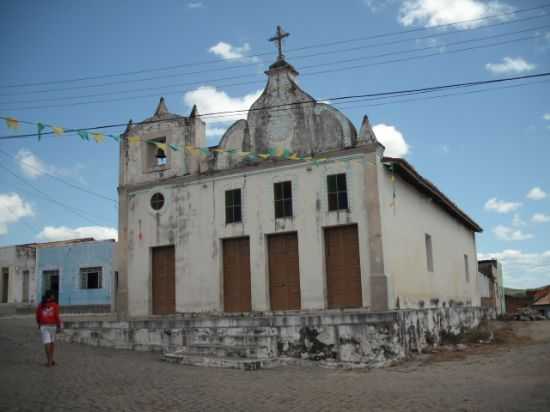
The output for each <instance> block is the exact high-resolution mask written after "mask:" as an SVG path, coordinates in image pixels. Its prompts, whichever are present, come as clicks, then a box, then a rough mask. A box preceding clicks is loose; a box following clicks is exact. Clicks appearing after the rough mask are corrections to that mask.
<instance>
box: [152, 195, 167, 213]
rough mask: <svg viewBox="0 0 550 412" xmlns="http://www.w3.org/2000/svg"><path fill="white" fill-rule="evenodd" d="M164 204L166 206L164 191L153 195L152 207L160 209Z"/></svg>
mask: <svg viewBox="0 0 550 412" xmlns="http://www.w3.org/2000/svg"><path fill="white" fill-rule="evenodd" d="M162 206H164V196H163V195H162V193H155V194H154V195H153V196H152V197H151V207H152V208H153V209H154V210H159V209H161V208H162Z"/></svg>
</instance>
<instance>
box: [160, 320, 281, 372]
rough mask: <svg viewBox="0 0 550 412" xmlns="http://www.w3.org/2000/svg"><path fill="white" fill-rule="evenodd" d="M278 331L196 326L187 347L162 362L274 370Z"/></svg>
mask: <svg viewBox="0 0 550 412" xmlns="http://www.w3.org/2000/svg"><path fill="white" fill-rule="evenodd" d="M276 357H277V330H276V329H274V328H270V327H227V326H226V327H199V328H194V329H193V330H192V332H191V333H190V334H188V335H187V338H186V345H185V346H183V347H181V348H179V349H178V350H176V351H175V352H171V353H166V354H164V355H163V359H164V360H166V361H170V362H176V363H180V364H183V365H192V366H210V367H218V368H232V369H243V370H256V369H261V368H267V367H273V366H275V365H276V363H277V361H276Z"/></svg>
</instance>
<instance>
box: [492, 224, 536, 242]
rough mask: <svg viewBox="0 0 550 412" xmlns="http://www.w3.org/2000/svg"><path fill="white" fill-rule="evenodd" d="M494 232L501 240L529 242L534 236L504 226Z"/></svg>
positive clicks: (499, 226)
mask: <svg viewBox="0 0 550 412" xmlns="http://www.w3.org/2000/svg"><path fill="white" fill-rule="evenodd" d="M493 232H494V233H495V235H496V237H497V238H498V239H500V240H527V239H531V238H533V235H532V234H530V233H523V232H522V231H521V230H520V229H514V228H512V227H507V226H503V225H498V226H496V227H495V228H494V229H493Z"/></svg>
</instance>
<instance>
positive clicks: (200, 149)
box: [199, 147, 210, 156]
mask: <svg viewBox="0 0 550 412" xmlns="http://www.w3.org/2000/svg"><path fill="white" fill-rule="evenodd" d="M199 151H200V152H201V153H202V154H203V155H205V156H210V150H208V147H200V148H199Z"/></svg>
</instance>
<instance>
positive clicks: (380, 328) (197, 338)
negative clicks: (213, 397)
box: [60, 306, 494, 367]
mask: <svg viewBox="0 0 550 412" xmlns="http://www.w3.org/2000/svg"><path fill="white" fill-rule="evenodd" d="M488 318H494V313H493V312H491V311H488V310H487V309H484V308H480V307H465V306H454V307H445V308H429V309H416V310H398V311H388V312H378V313H376V312H369V311H367V310H325V311H311V312H309V311H308V312H305V311H298V312H292V313H291V312H285V313H277V312H269V313H266V312H262V313H242V314H202V313H201V314H199V313H197V314H178V315H174V316H170V317H163V318H155V319H152V318H151V319H146V320H137V319H136V320H129V321H116V322H115V321H67V322H66V323H65V331H64V333H63V334H61V336H60V338H61V339H62V340H64V341H66V342H74V343H84V344H88V345H94V346H104V347H112V348H116V349H130V350H141V351H159V352H165V353H167V352H173V353H174V352H177V353H179V354H183V355H186V356H187V357H188V358H189V357H201V359H202V360H201V362H199V363H197V364H209V363H210V364H212V363H215V364H222V363H224V362H204V358H206V357H210V358H216V359H223V360H227V359H253V360H255V361H262V360H275V359H287V360H288V359H296V360H309V361H321V362H322V363H323V364H325V365H330V364H344V365H346V364H347V365H349V366H364V367H381V366H385V365H388V364H390V363H391V362H394V361H397V360H400V359H403V358H406V357H407V356H409V355H411V354H413V353H418V352H421V351H422V350H423V349H425V348H428V347H431V346H437V345H439V344H440V342H441V339H442V337H443V336H448V335H459V334H461V333H463V332H464V331H465V330H468V329H471V328H475V327H476V326H478V325H479V323H480V321H481V320H484V319H488ZM225 363H227V362H225Z"/></svg>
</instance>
